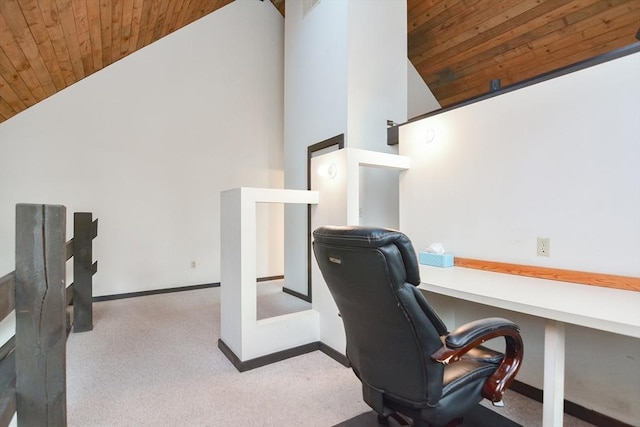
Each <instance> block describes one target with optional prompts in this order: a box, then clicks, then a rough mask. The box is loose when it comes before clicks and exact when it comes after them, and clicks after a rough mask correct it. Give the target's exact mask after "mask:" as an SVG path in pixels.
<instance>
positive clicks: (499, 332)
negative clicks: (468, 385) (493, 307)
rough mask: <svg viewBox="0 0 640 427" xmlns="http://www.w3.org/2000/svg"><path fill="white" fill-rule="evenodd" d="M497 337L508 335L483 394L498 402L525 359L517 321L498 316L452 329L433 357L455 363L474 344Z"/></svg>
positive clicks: (445, 362) (447, 362)
mask: <svg viewBox="0 0 640 427" xmlns="http://www.w3.org/2000/svg"><path fill="white" fill-rule="evenodd" d="M497 337H504V338H505V342H506V345H505V351H504V358H503V360H502V363H501V364H500V366H498V368H497V369H496V371H495V372H494V373H493V374H492V375H491V377H489V378H488V379H487V381H486V382H485V384H484V386H483V388H482V395H483V396H484V397H485V398H487V399H489V400H491V401H492V402H498V401H500V400H502V394H503V393H504V390H506V389H507V387H508V386H509V385H510V384H511V382H512V381H513V379H514V378H515V375H516V373H517V372H518V370H519V369H520V363H521V362H522V356H523V343H522V337H521V336H520V328H518V326H517V325H516V324H515V323H513V322H511V321H510V320H507V319H502V318H499V317H491V318H487V319H481V320H476V321H474V322H470V323H467V324H465V325H463V326H461V327H459V328H457V329H456V330H455V331H453V332H452V333H450V334H449V335H448V336H447V337H446V338H445V341H444V346H442V347H441V348H440V349H439V350H438V351H436V352H435V353H433V354H432V355H431V358H432V359H433V360H435V361H436V362H439V363H443V364H445V365H446V364H449V363H454V362H457V361H458V360H460V359H461V357H462V356H463V355H464V354H465V353H467V352H468V351H469V350H471V349H472V348H474V347H477V346H479V345H480V344H482V343H484V342H485V341H488V340H490V339H493V338H497Z"/></svg>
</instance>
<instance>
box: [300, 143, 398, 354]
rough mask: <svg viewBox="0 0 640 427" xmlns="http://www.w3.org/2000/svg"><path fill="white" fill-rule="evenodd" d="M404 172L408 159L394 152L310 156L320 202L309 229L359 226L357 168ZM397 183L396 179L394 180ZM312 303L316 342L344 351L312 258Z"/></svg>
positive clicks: (358, 151) (350, 151)
mask: <svg viewBox="0 0 640 427" xmlns="http://www.w3.org/2000/svg"><path fill="white" fill-rule="evenodd" d="M362 167H375V168H382V169H391V170H397V171H404V170H407V169H409V158H408V157H404V156H398V155H395V154H388V153H380V152H375V151H368V150H361V149H357V148H344V149H342V150H337V151H332V152H330V153H327V154H323V155H320V156H317V157H314V158H312V159H311V171H310V172H311V188H312V189H313V190H316V191H318V193H319V194H320V203H318V205H316V206H313V207H312V209H311V229H312V230H315V229H316V228H317V227H320V226H322V225H359V224H360V218H359V210H360V194H359V193H360V168H362ZM394 182H395V183H396V185H397V181H394ZM311 266H312V267H311V281H312V304H313V309H314V310H316V311H317V312H318V313H319V322H320V332H319V334H320V335H319V336H320V341H321V342H322V343H323V344H325V345H327V346H329V347H331V348H332V349H334V350H336V351H337V352H339V353H342V354H345V348H346V339H345V335H344V327H343V325H342V321H341V320H340V317H339V316H338V308H337V306H336V304H335V302H334V301H333V298H332V297H331V294H330V293H329V289H328V288H327V285H326V283H325V282H324V280H323V278H322V274H321V273H320V270H319V268H318V264H317V262H316V261H315V259H314V260H313V261H312V262H311Z"/></svg>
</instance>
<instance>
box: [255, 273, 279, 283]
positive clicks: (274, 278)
mask: <svg viewBox="0 0 640 427" xmlns="http://www.w3.org/2000/svg"><path fill="white" fill-rule="evenodd" d="M282 279H284V274H280V275H278V276H266V277H258V278H257V279H256V282H258V283H260V282H271V281H272V280H282Z"/></svg>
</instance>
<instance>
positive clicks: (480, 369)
mask: <svg viewBox="0 0 640 427" xmlns="http://www.w3.org/2000/svg"><path fill="white" fill-rule="evenodd" d="M496 368H497V366H496V365H494V364H493V363H486V362H478V361H473V360H466V359H461V360H459V361H458V362H455V363H452V364H450V365H447V366H445V368H444V377H443V387H442V396H443V397H445V396H446V395H447V394H451V393H453V392H455V391H456V390H458V389H459V388H462V387H465V386H466V385H469V384H471V383H474V382H477V381H478V380H482V381H484V379H485V378H488V377H490V376H491V374H493V373H494V372H495V370H496Z"/></svg>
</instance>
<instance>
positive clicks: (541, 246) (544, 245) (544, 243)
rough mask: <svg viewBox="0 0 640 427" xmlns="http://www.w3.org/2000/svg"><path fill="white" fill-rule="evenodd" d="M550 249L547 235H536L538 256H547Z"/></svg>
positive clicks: (549, 240)
mask: <svg viewBox="0 0 640 427" xmlns="http://www.w3.org/2000/svg"><path fill="white" fill-rule="evenodd" d="M550 249H551V239H549V238H548V237H538V241H537V251H536V253H537V255H538V256H549V252H550Z"/></svg>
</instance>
